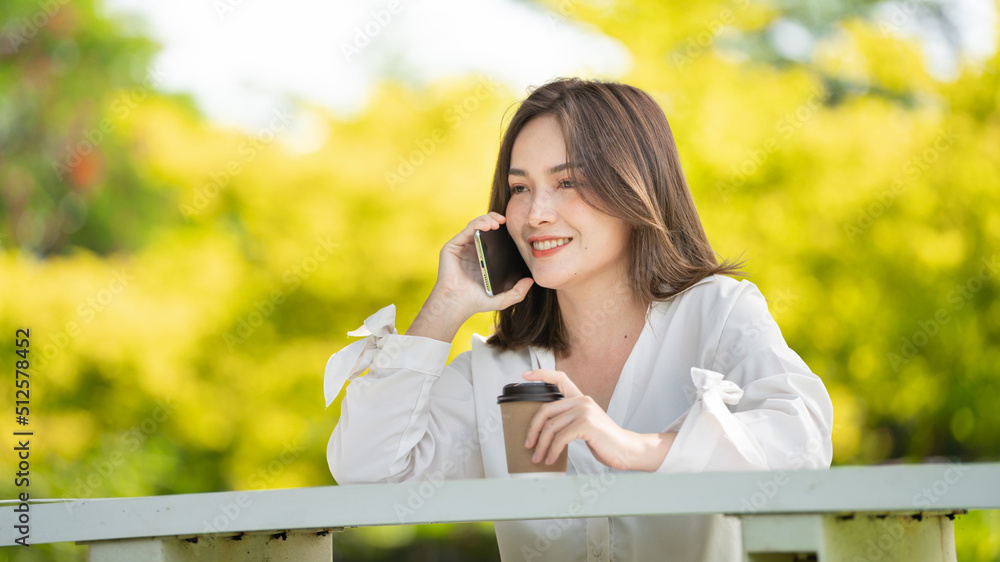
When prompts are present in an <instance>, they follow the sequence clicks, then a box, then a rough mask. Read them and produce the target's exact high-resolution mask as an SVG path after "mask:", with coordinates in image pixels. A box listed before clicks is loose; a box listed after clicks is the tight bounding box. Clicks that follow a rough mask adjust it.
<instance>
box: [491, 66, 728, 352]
mask: <svg viewBox="0 0 1000 562" xmlns="http://www.w3.org/2000/svg"><path fill="white" fill-rule="evenodd" d="M542 115H552V116H554V117H555V118H556V120H557V121H558V123H559V126H560V128H561V129H562V134H563V138H564V139H565V142H566V150H567V155H566V161H567V162H571V163H572V164H573V166H572V167H570V168H569V171H570V177H571V179H572V180H573V182H574V184H575V185H576V186H577V190H578V191H579V192H580V194H581V196H582V197H583V199H584V201H586V202H587V203H588V204H589V205H591V206H592V207H594V208H595V209H597V210H599V211H601V212H604V213H606V214H608V215H611V216H613V217H617V218H619V219H622V220H623V221H625V223H626V224H628V225H629V229H630V232H631V236H630V240H631V243H630V248H629V264H630V267H629V268H628V271H629V279H628V280H627V282H628V285H629V286H630V289H631V291H632V293H633V294H635V295H637V297H638V298H639V299H641V301H642V302H644V303H645V304H646V305H647V306H648V305H649V304H650V303H652V302H653V301H665V300H668V299H670V298H671V297H673V296H674V295H677V294H678V293H680V292H682V291H684V290H685V289H687V288H689V287H691V286H692V285H694V284H695V283H697V282H698V281H700V280H702V279H704V278H705V277H708V276H710V275H715V274H729V275H739V274H742V272H740V271H739V267H740V266H741V265H742V264H740V263H736V264H733V263H729V262H722V263H720V262H719V261H718V259H717V258H716V255H715V253H714V252H713V251H712V247H711V246H710V245H709V243H708V238H707V237H706V236H705V230H704V228H702V225H701V220H700V219H699V218H698V211H697V210H696V209H695V206H694V200H693V199H692V198H691V191H690V189H689V188H688V184H687V180H685V179H684V173H683V172H682V170H681V163H680V157H679V156H678V154H677V146H676V144H675V143H674V137H673V134H672V133H671V131H670V125H669V124H668V123H667V118H666V116H665V115H664V113H663V110H662V109H661V108H660V106H659V105H658V104H657V103H656V101H655V100H654V99H653V98H652V97H651V96H650V95H649V94H647V93H646V92H644V91H642V90H640V89H638V88H635V87H633V86H629V85H626V84H620V83H616V82H606V81H598V80H582V79H578V78H567V79H558V80H554V81H551V82H548V83H546V84H544V85H543V86H540V87H538V88H535V89H534V90H533V91H531V93H530V95H529V96H528V97H527V99H525V100H524V101H523V102H521V104H520V106H519V107H518V109H517V111H516V112H515V113H514V117H513V118H512V119H511V122H510V124H509V125H508V126H507V130H506V132H505V133H504V135H503V140H502V141H501V144H500V152H499V155H498V156H497V164H496V170H495V172H494V175H493V186H492V189H491V192H490V204H489V210H490V211H496V212H498V213H501V214H504V215H506V209H507V202H508V201H509V200H510V189H509V186H508V171H509V170H510V158H511V152H512V150H513V147H514V140H515V139H516V138H517V135H518V134H519V133H520V132H521V129H522V128H523V127H524V125H525V124H526V123H528V122H529V121H531V120H532V119H534V118H536V117H539V116H542ZM487 343H489V344H490V345H492V346H494V347H497V348H499V349H504V350H516V349H522V348H523V347H525V346H527V345H535V346H539V347H543V348H549V349H551V350H553V351H555V352H559V353H562V354H563V355H569V351H570V350H569V341H568V337H567V333H566V328H565V326H564V324H563V322H562V318H561V316H560V313H559V304H558V301H557V297H556V292H555V291H554V290H552V289H546V288H544V287H540V286H539V285H537V284H535V285H533V286H532V287H531V289H530V290H529V291H528V295H527V296H526V297H525V299H524V300H523V301H522V302H520V303H518V304H516V305H514V306H512V307H509V308H507V309H505V310H502V311H499V312H497V314H496V326H495V332H494V333H493V335H491V336H490V337H489V339H488V340H487Z"/></svg>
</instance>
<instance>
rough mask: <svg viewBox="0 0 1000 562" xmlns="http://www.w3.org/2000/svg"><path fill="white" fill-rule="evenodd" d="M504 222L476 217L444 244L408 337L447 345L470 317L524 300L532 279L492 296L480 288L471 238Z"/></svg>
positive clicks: (487, 216)
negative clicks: (429, 292)
mask: <svg viewBox="0 0 1000 562" xmlns="http://www.w3.org/2000/svg"><path fill="white" fill-rule="evenodd" d="M504 222H506V218H504V216H503V215H501V214H500V213H495V212H491V213H488V214H485V215H482V216H479V217H476V218H475V219H473V220H472V221H471V222H470V223H469V224H468V225H466V227H465V228H464V229H462V231H461V232H459V233H458V234H457V235H455V237H454V238H452V239H451V240H449V241H448V242H447V243H446V244H445V245H444V247H443V248H442V249H441V253H440V256H439V259H438V277H437V281H436V282H435V283H434V289H433V290H432V291H431V294H430V296H429V297H428V298H427V302H426V303H424V306H423V308H421V309H420V313H419V314H418V315H417V318H416V319H415V320H414V321H413V324H412V325H411V326H410V329H409V330H408V331H407V334H408V335H420V336H427V337H433V338H435V339H439V340H441V341H446V342H449V343H450V342H451V340H452V339H454V337H455V334H456V333H458V328H459V327H461V325H462V324H464V323H465V321H466V320H468V319H469V318H470V317H472V315H474V314H477V313H480V312H490V311H494V310H503V309H505V308H507V307H509V306H512V305H515V304H517V303H519V302H521V301H522V300H524V297H525V296H526V295H527V294H528V289H530V288H531V285H532V283H534V281H533V280H532V279H531V278H524V279H521V280H520V281H518V282H517V284H515V285H514V287H513V288H512V289H510V290H509V291H505V292H503V293H499V294H497V295H495V296H492V297H491V296H489V295H487V294H486V289H485V287H483V274H482V271H481V269H480V267H479V256H478V254H477V253H476V242H475V240H474V235H475V232H476V231H477V230H496V229H498V228H500V225H501V224H503V223H504Z"/></svg>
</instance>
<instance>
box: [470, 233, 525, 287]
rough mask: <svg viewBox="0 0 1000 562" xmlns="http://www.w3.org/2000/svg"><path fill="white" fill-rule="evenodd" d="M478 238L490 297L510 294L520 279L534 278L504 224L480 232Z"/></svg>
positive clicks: (480, 266)
mask: <svg viewBox="0 0 1000 562" xmlns="http://www.w3.org/2000/svg"><path fill="white" fill-rule="evenodd" d="M475 239H476V253H477V254H478V255H479V268H480V269H482V271H483V285H485V286H486V294H487V295H489V296H491V297H492V296H494V295H497V294H500V293H502V292H504V291H509V290H511V289H512V288H513V287H514V285H515V284H517V282H518V281H520V280H521V279H524V278H525V277H531V271H530V270H529V269H528V265H527V264H526V263H524V259H523V258H522V257H521V252H519V251H518V249H517V245H516V244H514V239H513V238H511V237H510V234H509V233H508V232H507V225H503V224H501V225H500V228H498V229H496V230H477V231H476V234H475Z"/></svg>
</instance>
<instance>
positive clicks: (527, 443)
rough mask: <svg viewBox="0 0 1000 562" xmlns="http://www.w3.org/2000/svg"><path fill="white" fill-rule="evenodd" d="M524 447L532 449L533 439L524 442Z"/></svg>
mask: <svg viewBox="0 0 1000 562" xmlns="http://www.w3.org/2000/svg"><path fill="white" fill-rule="evenodd" d="M524 446H525V447H527V448H531V438H528V439H525V440H524Z"/></svg>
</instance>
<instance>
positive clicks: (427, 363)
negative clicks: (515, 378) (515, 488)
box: [326, 309, 483, 484]
mask: <svg viewBox="0 0 1000 562" xmlns="http://www.w3.org/2000/svg"><path fill="white" fill-rule="evenodd" d="M384 310H386V309H383V311H384ZM380 312H382V311H380ZM376 316H377V315H373V317H372V318H375V317H376ZM389 318H390V322H391V316H390V317H389ZM369 320H371V318H370V319H369ZM369 324H370V323H369V322H366V327H368V326H369ZM373 328H374V329H373ZM380 328H381V329H380ZM368 329H369V331H370V332H371V333H372V334H380V335H379V336H378V337H377V343H370V344H369V346H368V347H369V348H370V351H371V353H370V355H368V356H367V357H366V358H365V361H364V362H363V364H362V365H360V366H357V365H356V366H355V367H354V369H355V372H356V371H357V370H358V369H361V370H363V368H364V367H367V368H368V369H369V372H368V374H367V375H365V376H361V377H358V378H356V380H354V382H352V383H351V384H350V385H349V386H348V387H347V391H346V394H345V397H344V400H343V402H342V404H341V413H340V421H339V422H338V423H337V427H336V428H335V429H334V431H333V435H332V436H331V438H330V442H329V446H328V447H327V462H328V463H329V465H330V472H331V473H332V474H333V476H334V478H335V479H336V480H337V482H338V483H340V484H352V483H374V482H402V481H406V480H420V479H432V480H439V479H453V478H477V477H482V476H483V466H482V457H481V455H480V451H479V441H478V436H477V433H476V430H475V427H476V423H475V405H474V402H473V393H472V383H471V374H470V373H471V368H470V354H469V353H464V354H462V355H459V356H458V357H456V358H455V360H454V361H452V363H451V364H449V365H446V364H445V363H446V362H447V359H448V353H449V351H450V348H451V346H450V345H449V344H446V343H444V342H440V341H437V340H434V339H430V338H424V337H417V336H405V335H399V334H396V333H395V329H393V328H392V327H391V326H389V327H388V329H386V326H372V327H369V328H368ZM375 337H376V336H369V338H375ZM360 343H362V342H357V343H356V344H352V345H357V344H360ZM347 351H349V349H348V348H345V349H344V350H342V351H341V352H339V353H343V352H347ZM339 353H338V355H339ZM336 357H337V355H335V356H334V357H332V358H331V360H330V363H329V364H328V370H327V374H326V376H327V379H330V378H333V379H336V380H337V381H338V382H339V381H341V380H342V379H348V378H353V377H354V376H356V375H355V374H354V373H344V372H334V373H331V372H330V369H331V367H330V364H338V363H341V364H342V363H343V362H338V361H337V360H336ZM335 370H337V371H342V370H343V367H342V366H341V365H339V364H338V365H337V369H335ZM348 375H350V377H349V376H348ZM336 388H337V390H339V388H340V387H339V386H336ZM334 395H335V394H334ZM328 396H329V392H328Z"/></svg>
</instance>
